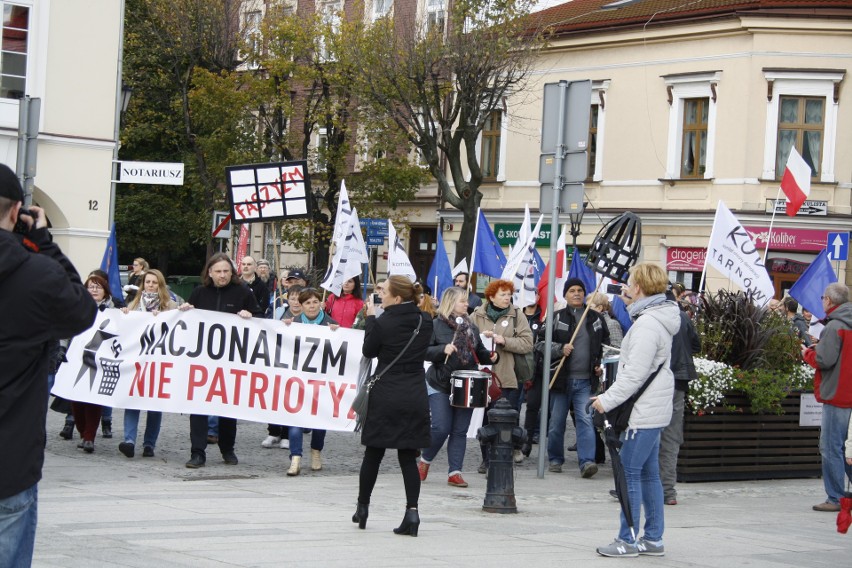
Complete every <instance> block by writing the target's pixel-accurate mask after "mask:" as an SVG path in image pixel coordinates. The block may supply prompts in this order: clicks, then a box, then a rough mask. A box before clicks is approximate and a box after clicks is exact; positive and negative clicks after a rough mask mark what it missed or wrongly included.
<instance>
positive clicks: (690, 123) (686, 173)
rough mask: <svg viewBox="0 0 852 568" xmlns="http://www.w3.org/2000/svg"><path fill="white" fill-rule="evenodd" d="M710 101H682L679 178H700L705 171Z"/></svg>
mask: <svg viewBox="0 0 852 568" xmlns="http://www.w3.org/2000/svg"><path fill="white" fill-rule="evenodd" d="M709 108H710V99H703V98H702V99H686V100H684V101H683V144H682V145H681V152H680V177H682V178H701V177H704V172H705V171H707V119H708V111H709Z"/></svg>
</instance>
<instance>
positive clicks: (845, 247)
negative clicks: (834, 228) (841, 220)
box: [826, 233, 849, 260]
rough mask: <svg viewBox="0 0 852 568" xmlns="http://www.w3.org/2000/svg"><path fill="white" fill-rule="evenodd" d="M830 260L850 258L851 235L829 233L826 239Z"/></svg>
mask: <svg viewBox="0 0 852 568" xmlns="http://www.w3.org/2000/svg"><path fill="white" fill-rule="evenodd" d="M826 249H828V259H829V260H847V259H848V258H849V233H828V238H827V239H826Z"/></svg>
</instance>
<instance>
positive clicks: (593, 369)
mask: <svg viewBox="0 0 852 568" xmlns="http://www.w3.org/2000/svg"><path fill="white" fill-rule="evenodd" d="M564 293H565V301H566V302H568V306H566V307H565V308H564V309H562V310H559V311H558V312H556V313H554V314H553V316H554V317H553V319H554V322H555V323H554V326H555V327H554V330H553V344H552V352H551V357H552V359H551V361H552V367H553V369H552V370H551V372H550V373H547V375H546V376H545V377H544V380H545V381H547V383H548V384H549V383H550V381H551V377H552V376H553V375H552V373H553V371H554V370H555V368H557V367H559V364H560V362H561V361H562V359H563V358H564V359H565V361H564V362H562V366H561V368H560V369H559V373H558V374H557V375H556V378H555V380H553V386H552V388H551V390H550V420H549V422H548V426H547V458H548V460H549V461H550V468H549V469H550V471H552V472H555V473H559V472H561V471H562V464H563V463H565V420H566V419H567V417H568V410H569V409H570V408H571V407H572V406H573V407H574V416H575V417H576V419H577V460H578V462H579V466H580V474H581V475H582V476H583V477H584V478H586V479H588V478H590V477H592V476H593V475H595V474H596V473H597V472H598V466H597V465H596V464H595V430H594V427H593V426H592V415H591V413H590V412H589V407H588V405H589V399H590V397H591V396H592V394H593V393H597V390H598V386H599V379H598V377H600V375H601V372H602V369H601V357H602V356H603V345H604V343H609V330H608V329H607V325H606V323H605V322H604V321H603V319H602V318H601V316H600V315H599V314H598V313H597V312H596V311H595V310H588V312H587V313H586V319H585V321H584V322H583V325H582V326H579V331H578V332H577V335H576V337H574V331H575V330H576V329H577V327H578V326H577V323H578V322H579V321H580V319H581V318H582V316H583V312H584V309H585V306H584V301H585V298H586V286H585V284H583V281H582V280H580V279H579V278H569V279H568V280H567V281H566V282H565V288H564ZM542 336H543V335H542ZM572 337H574V340H573V342H572V341H571V338H572ZM541 345H542V346H543V344H541ZM540 349H541V348H540Z"/></svg>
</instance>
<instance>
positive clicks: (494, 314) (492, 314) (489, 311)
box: [485, 302, 512, 323]
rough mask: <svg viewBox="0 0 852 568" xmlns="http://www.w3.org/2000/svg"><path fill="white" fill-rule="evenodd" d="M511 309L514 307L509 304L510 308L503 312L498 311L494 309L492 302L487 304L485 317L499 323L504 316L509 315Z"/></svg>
mask: <svg viewBox="0 0 852 568" xmlns="http://www.w3.org/2000/svg"><path fill="white" fill-rule="evenodd" d="M511 307H512V305H511V304H509V305H508V306H506V307H505V308H503V309H502V310H498V309H497V308H495V307H494V304H492V303H491V302H488V303H487V304H485V315H487V316H488V319H490V320H491V321H493V322H494V323H497V320H498V319H500V318H502V317H503V316H505V315H506V314H508V313H509V308H511Z"/></svg>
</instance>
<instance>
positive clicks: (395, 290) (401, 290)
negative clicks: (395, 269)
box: [385, 274, 423, 303]
mask: <svg viewBox="0 0 852 568" xmlns="http://www.w3.org/2000/svg"><path fill="white" fill-rule="evenodd" d="M385 293H386V294H390V295H391V296H396V297H399V298H400V299H402V301H403V302H415V303H417V301H418V299H419V298H420V294H422V293H423V288H421V287H420V284H418V283H417V282H413V283H412V282H411V280H409V279H408V277H407V276H400V275H399V274H394V275H393V276H388V279H387V280H385Z"/></svg>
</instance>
